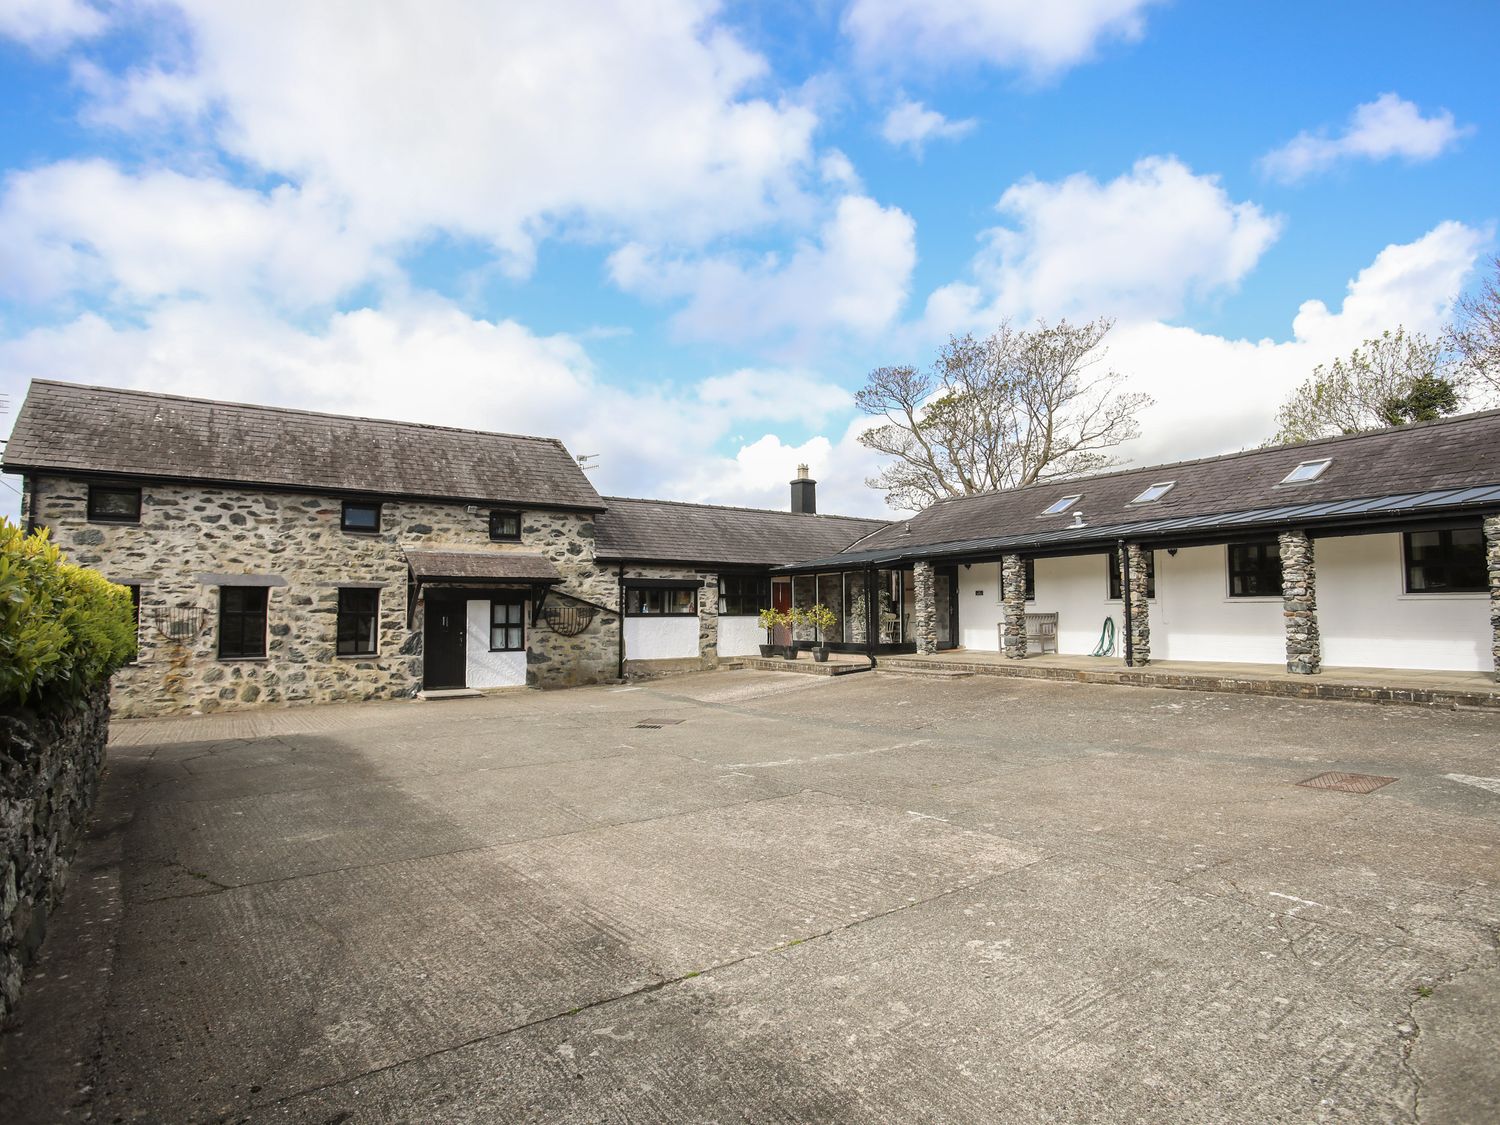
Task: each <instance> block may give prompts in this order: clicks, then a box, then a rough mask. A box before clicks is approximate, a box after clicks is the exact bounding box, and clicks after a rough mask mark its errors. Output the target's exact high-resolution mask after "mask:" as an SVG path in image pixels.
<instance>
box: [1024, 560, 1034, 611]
mask: <svg viewBox="0 0 1500 1125" xmlns="http://www.w3.org/2000/svg"><path fill="white" fill-rule="evenodd" d="M1021 573H1022V574H1023V575H1025V576H1026V600H1027V601H1028V602H1034V601H1036V560H1035V559H1022V560H1021Z"/></svg>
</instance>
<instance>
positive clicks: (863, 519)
mask: <svg viewBox="0 0 1500 1125" xmlns="http://www.w3.org/2000/svg"><path fill="white" fill-rule="evenodd" d="M600 499H602V500H604V501H605V503H610V502H618V501H624V502H626V503H629V504H671V505H672V506H673V507H677V508H713V509H715V510H716V511H724V512H759V513H762V514H766V515H773V516H811V517H812V518H813V519H825V520H851V521H853V522H856V523H878V524H881V525H884V524H887V523H889V522H890V521H889V520H883V519H881V518H880V517H879V516H843V515H837V514H835V513H833V512H792V511H787V510H785V509H782V508H752V507H750V506H749V505H747V504H708V503H703V502H700V501H697V500H659V499H657V498H655V497H652V496H601V497H600Z"/></svg>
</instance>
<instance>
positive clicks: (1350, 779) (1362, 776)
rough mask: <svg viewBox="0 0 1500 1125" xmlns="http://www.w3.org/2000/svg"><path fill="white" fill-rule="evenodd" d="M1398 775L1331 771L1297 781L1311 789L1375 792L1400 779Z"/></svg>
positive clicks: (1341, 791)
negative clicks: (1384, 775) (1387, 775)
mask: <svg viewBox="0 0 1500 1125" xmlns="http://www.w3.org/2000/svg"><path fill="white" fill-rule="evenodd" d="M1399 780H1400V778H1396V777H1378V776H1376V775H1375V774H1373V773H1338V772H1337V771H1330V772H1328V773H1320V774H1318V776H1317V777H1310V778H1308V779H1307V780H1306V781H1299V782H1297V784H1298V785H1305V786H1306V787H1307V788H1309V789H1336V790H1338V791H1339V792H1340V793H1373V792H1375V790H1377V789H1379V788H1381V787H1382V786H1385V785H1389V784H1390V783H1391V782H1393V781H1399Z"/></svg>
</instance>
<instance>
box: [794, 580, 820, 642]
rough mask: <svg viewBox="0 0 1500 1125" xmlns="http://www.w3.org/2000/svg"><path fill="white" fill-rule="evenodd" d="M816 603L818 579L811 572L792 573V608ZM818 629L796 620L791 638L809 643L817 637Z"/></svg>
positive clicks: (802, 607) (807, 607)
mask: <svg viewBox="0 0 1500 1125" xmlns="http://www.w3.org/2000/svg"><path fill="white" fill-rule="evenodd" d="M817 604H818V580H817V576H816V575H812V574H794V575H792V608H793V609H811V608H812V607H813V606H815V605H817ZM817 636H818V631H817V630H816V629H814V628H813V627H812V626H811V625H807V624H804V623H802V622H800V621H799V622H798V623H797V624H796V625H795V626H794V627H793V629H792V639H793V640H796V641H806V642H808V643H809V644H811V643H812V642H813V641H814V640H816V639H817Z"/></svg>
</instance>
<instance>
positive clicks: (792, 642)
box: [781, 609, 803, 660]
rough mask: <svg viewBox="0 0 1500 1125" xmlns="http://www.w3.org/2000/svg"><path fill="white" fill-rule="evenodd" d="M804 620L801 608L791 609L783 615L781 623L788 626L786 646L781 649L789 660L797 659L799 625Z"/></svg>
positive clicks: (782, 653)
mask: <svg viewBox="0 0 1500 1125" xmlns="http://www.w3.org/2000/svg"><path fill="white" fill-rule="evenodd" d="M802 622H803V614H802V611H801V610H800V609H789V610H787V611H786V612H785V613H783V614H782V615H781V623H782V624H783V625H785V626H786V637H787V639H786V646H785V647H784V648H783V649H782V650H781V655H782V656H783V657H785V658H786V659H787V660H796V659H797V626H798V625H801V624H802Z"/></svg>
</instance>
